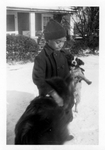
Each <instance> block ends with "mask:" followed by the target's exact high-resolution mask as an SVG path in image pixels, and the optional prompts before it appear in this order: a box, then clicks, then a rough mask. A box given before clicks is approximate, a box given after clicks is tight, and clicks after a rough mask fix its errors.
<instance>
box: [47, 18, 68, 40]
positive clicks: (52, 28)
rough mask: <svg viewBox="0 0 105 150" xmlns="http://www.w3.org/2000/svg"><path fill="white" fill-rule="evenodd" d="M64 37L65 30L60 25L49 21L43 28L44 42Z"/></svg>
mask: <svg viewBox="0 0 105 150" xmlns="http://www.w3.org/2000/svg"><path fill="white" fill-rule="evenodd" d="M65 36H66V32H65V29H64V28H63V27H62V26H61V24H60V23H58V22H57V21H55V20H53V19H51V20H50V21H49V22H48V24H47V25H46V27H45V30H44V37H45V40H56V39H60V38H62V37H65Z"/></svg>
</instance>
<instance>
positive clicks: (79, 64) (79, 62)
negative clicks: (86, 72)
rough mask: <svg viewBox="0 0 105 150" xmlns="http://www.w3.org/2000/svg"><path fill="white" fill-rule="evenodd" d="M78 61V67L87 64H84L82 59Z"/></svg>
mask: <svg viewBox="0 0 105 150" xmlns="http://www.w3.org/2000/svg"><path fill="white" fill-rule="evenodd" d="M76 61H77V64H78V66H81V65H84V64H85V63H84V62H83V61H82V60H81V59H79V58H76Z"/></svg>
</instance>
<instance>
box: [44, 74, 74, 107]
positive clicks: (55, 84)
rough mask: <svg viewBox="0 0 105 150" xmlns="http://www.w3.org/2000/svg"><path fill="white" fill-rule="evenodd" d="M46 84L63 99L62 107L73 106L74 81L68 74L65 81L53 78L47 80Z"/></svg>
mask: <svg viewBox="0 0 105 150" xmlns="http://www.w3.org/2000/svg"><path fill="white" fill-rule="evenodd" d="M46 82H47V83H48V84H49V85H50V86H51V87H52V88H53V89H54V90H55V91H56V92H57V93H58V95H59V96H60V97H61V98H62V99H63V103H64V107H67V105H71V106H70V107H71V108H72V106H73V105H74V96H73V92H74V80H73V78H72V77H71V75H70V74H69V75H68V76H67V77H66V78H65V80H64V79H62V78H60V77H54V78H52V79H47V80H46Z"/></svg>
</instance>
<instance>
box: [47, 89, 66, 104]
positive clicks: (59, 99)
mask: <svg viewBox="0 0 105 150" xmlns="http://www.w3.org/2000/svg"><path fill="white" fill-rule="evenodd" d="M49 95H51V96H52V97H53V98H54V100H55V102H56V103H57V104H58V106H63V99H62V98H61V97H60V96H59V95H58V94H57V92H55V91H54V90H52V91H50V92H49Z"/></svg>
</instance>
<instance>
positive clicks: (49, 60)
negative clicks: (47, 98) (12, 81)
mask: <svg viewBox="0 0 105 150" xmlns="http://www.w3.org/2000/svg"><path fill="white" fill-rule="evenodd" d="M68 73H69V66H68V63H67V59H66V57H65V53H64V52H63V51H59V52H56V51H54V50H53V49H52V48H51V47H50V46H49V45H48V44H46V45H45V47H44V49H43V50H42V51H41V52H40V53H39V54H38V55H37V56H36V57H35V62H34V67H33V74H32V77H33V82H34V83H35V84H36V85H37V87H38V89H39V94H42V95H45V94H47V93H48V92H50V91H51V90H52V88H51V87H50V86H49V85H48V84H47V83H46V81H45V80H46V79H48V78H51V77H54V76H60V77H62V78H65V77H66V76H67V75H68Z"/></svg>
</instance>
